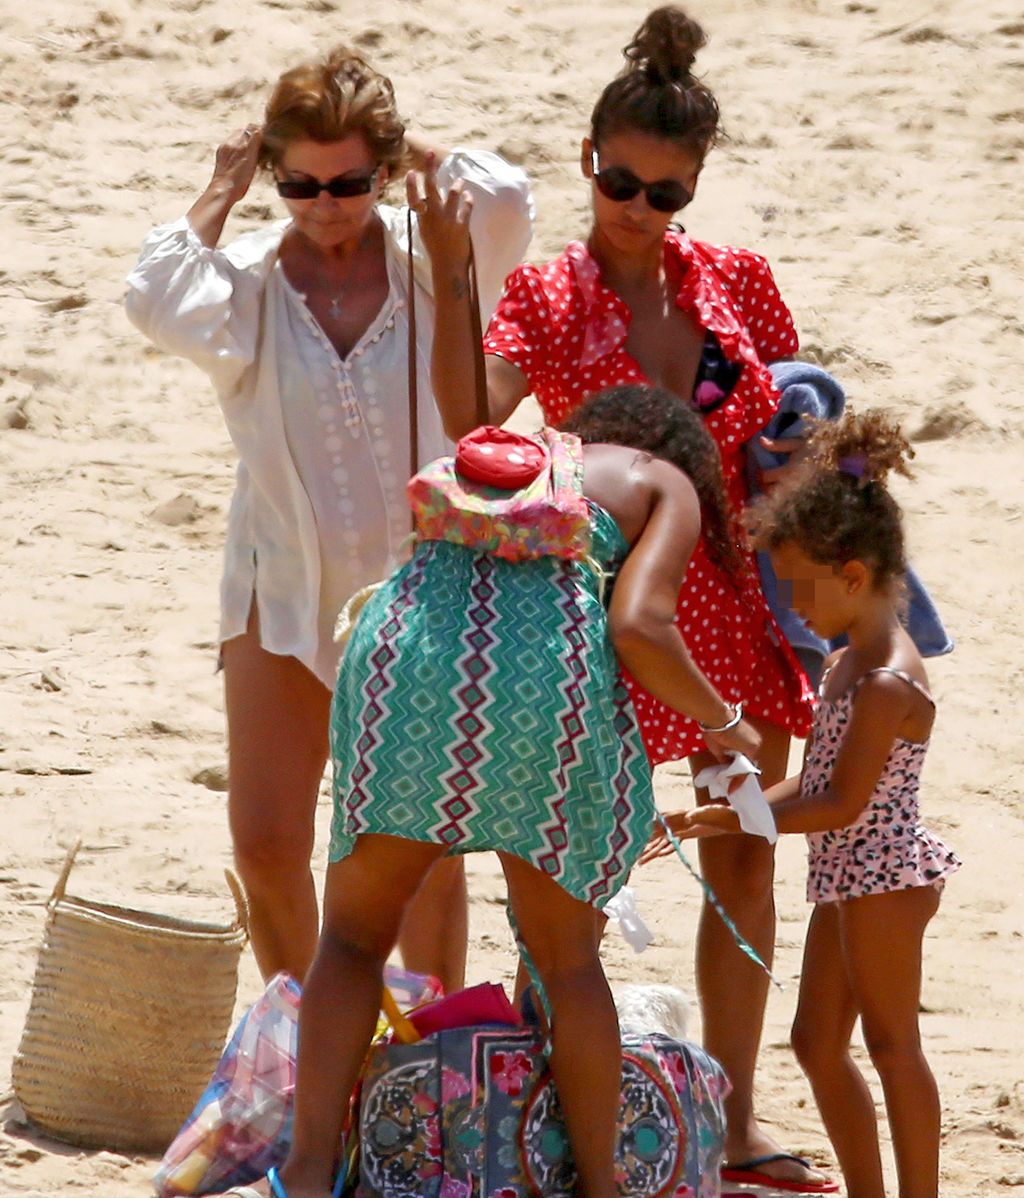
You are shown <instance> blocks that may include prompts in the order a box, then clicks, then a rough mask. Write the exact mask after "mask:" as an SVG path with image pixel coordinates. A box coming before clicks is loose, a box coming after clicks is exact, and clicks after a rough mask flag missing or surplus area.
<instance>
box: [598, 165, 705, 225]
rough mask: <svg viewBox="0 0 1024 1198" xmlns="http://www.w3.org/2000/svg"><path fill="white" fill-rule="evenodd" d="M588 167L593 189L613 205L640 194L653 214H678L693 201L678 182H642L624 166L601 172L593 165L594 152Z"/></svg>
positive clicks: (664, 180)
mask: <svg viewBox="0 0 1024 1198" xmlns="http://www.w3.org/2000/svg"><path fill="white" fill-rule="evenodd" d="M590 164H591V166H592V167H593V169H594V182H595V183H596V184H597V190H598V191H599V192H600V193H601V194H602V195H603V196H604V197H605V198H606V199H609V200H614V201H615V203H617V204H624V203H625V202H626V200H631V199H633V197H634V196H638V195H639V194H640V192H643V193H644V197H645V199H646V200H647V203H648V204H650V206H651V207H652V208H653V209H654V211H655V212H678V211H679V209H680V208H685V207H686V205H687V204H688V203H689V202H690V201H691V200H692V199H693V192H692V191H687V189H686V188H685V187H684V186H683V185H682V183H680V182H679V180H678V179H656V180H655V181H654V182H653V183H644V181H643V180H642V179H638V178H637V177H636V175H634V174H633V172H632V171H628V170H626V168H625V167H624V166H606V167H605V168H604V170H601V169H600V167H599V166H598V162H597V150H591V152H590Z"/></svg>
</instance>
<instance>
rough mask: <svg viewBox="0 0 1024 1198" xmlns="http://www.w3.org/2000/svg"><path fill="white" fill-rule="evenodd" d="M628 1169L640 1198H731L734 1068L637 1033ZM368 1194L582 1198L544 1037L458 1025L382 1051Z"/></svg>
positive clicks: (631, 1189)
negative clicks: (729, 1097) (725, 1178)
mask: <svg viewBox="0 0 1024 1198" xmlns="http://www.w3.org/2000/svg"><path fill="white" fill-rule="evenodd" d="M622 1053H623V1066H622V1107H621V1113H620V1121H619V1145H618V1150H617V1154H616V1155H617V1165H618V1171H619V1186H620V1190H621V1192H622V1193H623V1194H629V1195H631V1198H655V1196H657V1198H717V1196H718V1195H719V1194H720V1192H721V1189H720V1183H719V1167H720V1165H721V1163H722V1146H723V1139H724V1132H725V1115H724V1112H723V1108H722V1099H723V1098H724V1096H725V1094H726V1093H727V1092H728V1082H727V1081H726V1078H725V1074H724V1072H723V1070H722V1068H721V1066H720V1065H719V1064H718V1063H717V1062H716V1061H715V1060H713V1059H712V1058H711V1057H709V1056H708V1055H707V1054H706V1053H705V1052H704V1051H703V1050H702V1049H700V1048H698V1047H697V1046H696V1045H693V1044H688V1043H685V1042H683V1041H680V1040H673V1039H671V1038H670V1037H668V1036H663V1035H650V1036H633V1035H628V1034H627V1035H625V1036H623V1041H622ZM359 1142H360V1161H359V1178H358V1182H357V1185H356V1188H355V1196H356V1198H414V1196H415V1198H470V1196H472V1198H532V1196H533V1195H537V1194H544V1195H545V1198H571V1196H572V1195H573V1194H574V1193H575V1170H574V1168H573V1164H572V1158H571V1156H570V1155H569V1146H568V1139H567V1136H566V1133H565V1128H564V1125H563V1122H562V1117H561V1113H560V1111H559V1106H558V1098H557V1095H556V1093H555V1090H554V1087H553V1085H552V1082H551V1075H550V1073H549V1072H548V1069H547V1062H546V1058H545V1056H544V1052H543V1042H542V1039H541V1037H540V1036H539V1035H538V1034H537V1033H536V1032H534V1031H529V1030H524V1031H517V1030H512V1029H509V1028H488V1027H471V1028H456V1029H453V1030H451V1031H444V1032H440V1033H438V1034H437V1035H434V1036H429V1037H427V1038H426V1039H424V1040H421V1041H419V1042H418V1043H416V1044H398V1043H392V1044H388V1045H382V1046H379V1047H377V1048H376V1049H374V1051H373V1052H372V1053H371V1055H370V1058H369V1061H368V1064H367V1068H366V1072H365V1075H364V1077H363V1084H362V1094H361V1098H360V1107H359Z"/></svg>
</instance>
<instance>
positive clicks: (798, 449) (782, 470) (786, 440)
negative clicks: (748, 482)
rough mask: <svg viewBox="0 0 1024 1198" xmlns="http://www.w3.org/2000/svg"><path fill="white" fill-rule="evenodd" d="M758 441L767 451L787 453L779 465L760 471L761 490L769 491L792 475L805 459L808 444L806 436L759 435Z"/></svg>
mask: <svg viewBox="0 0 1024 1198" xmlns="http://www.w3.org/2000/svg"><path fill="white" fill-rule="evenodd" d="M760 442H761V444H762V445H763V446H764V448H765V449H767V450H768V452H769V453H785V454H788V455H789V457H788V458H787V459H786V461H785V462H783V463H782V465H781V466H774V467H772V468H771V469H770V470H762V471H761V473H760V478H759V479H758V481H759V483H760V486H761V490H762V491H770V490H771V489H772V487H777V486H778V485H779V483H784V482H785V481H786V479H788V478H791V477H792V476H793V474H794V473H795V472H796V470H797V467H798V466H799V465H800V463H801V462H803V461H805V460H806V458H807V453H808V449H809V445H808V441H807V438H806V437H776V438H774V439H772V438H771V437H761V438H760Z"/></svg>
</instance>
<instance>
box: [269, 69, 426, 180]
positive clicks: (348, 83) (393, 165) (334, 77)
mask: <svg viewBox="0 0 1024 1198" xmlns="http://www.w3.org/2000/svg"><path fill="white" fill-rule="evenodd" d="M353 133H360V134H362V136H363V137H364V138H365V139H366V142H367V145H368V146H369V148H370V152H371V154H372V155H373V156H374V158H375V159H376V160H377V161H378V162H380V163H381V164H383V165H384V166H385V167H386V168H387V173H388V179H389V180H390V179H394V178H396V177H397V176H398V174H399V173H400V171H401V170H402V168H403V167H404V166H405V165H406V158H407V154H406V147H405V125H404V124H403V122H402V120H401V118H400V117H399V115H398V109H397V107H396V104H395V92H394V88H393V87H392V86H391V80H390V79H388V78H387V76H386V75H381V74H380V73H379V72H377V71H375V70H374V69H373V68H372V67H371V66H370V65H369V64H368V63H367V62H366V61H365V59H363V58H361V57H360V56H359V55H358V54H357V53H356V52H355V51H354V50H351V49H349V48H348V47H347V46H335V47H334V48H333V49H332V50H329V51H328V52H327V54H325V55H324V57H323V58H318V59H310V60H309V61H307V62H303V63H300V64H299V65H298V66H296V67H292V68H291V70H289V71H285V73H284V74H283V75H282V76H281V77H280V79H278V81H277V84H276V86H275V87H274V90H273V92H272V94H271V96H270V99H269V100H268V101H267V108H266V112H265V114H264V124H263V144H262V146H261V148H260V165H261V166H263V167H265V168H269V167H272V166H274V165H276V164H277V163H278V162H280V160H281V156H282V155H283V154H284V151H285V149H286V148H287V147H288V145H289V144H290V143H291V142H293V141H315V142H320V143H321V144H327V143H329V142H334V141H341V140H342V138H345V137H348V136H350V135H351V134H353Z"/></svg>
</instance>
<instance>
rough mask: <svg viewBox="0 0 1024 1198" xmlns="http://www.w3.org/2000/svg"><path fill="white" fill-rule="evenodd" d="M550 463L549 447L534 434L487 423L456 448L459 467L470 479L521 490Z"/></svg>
mask: <svg viewBox="0 0 1024 1198" xmlns="http://www.w3.org/2000/svg"><path fill="white" fill-rule="evenodd" d="M547 466H548V451H547V449H546V448H545V447H544V446H543V445H541V444H539V443H538V442H537V441H535V440H534V438H533V437H526V436H523V434H522V433H513V432H510V431H509V430H508V429H504V428H495V427H494V425H491V424H485V425H482V426H481V427H480V428H475V429H474V430H473V431H472V432H471V433H467V434H466V435H465V436H464V437H463V438H462V440H461V441H460V442H459V443H458V445H457V446H456V448H455V469H456V470H457V471H458V472H459V474H461V475H462V477H463V478H467V479H469V481H470V482H474V483H482V484H483V485H484V486H485V487H496V488H498V489H499V490H502V491H518V490H519V489H520V487H525V486H527V484H529V483H532V482H533V480H534V479H535V478H536V477H537V476H538V475H539V474H540V473H541V471H542V470H544V469H546V468H547Z"/></svg>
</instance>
